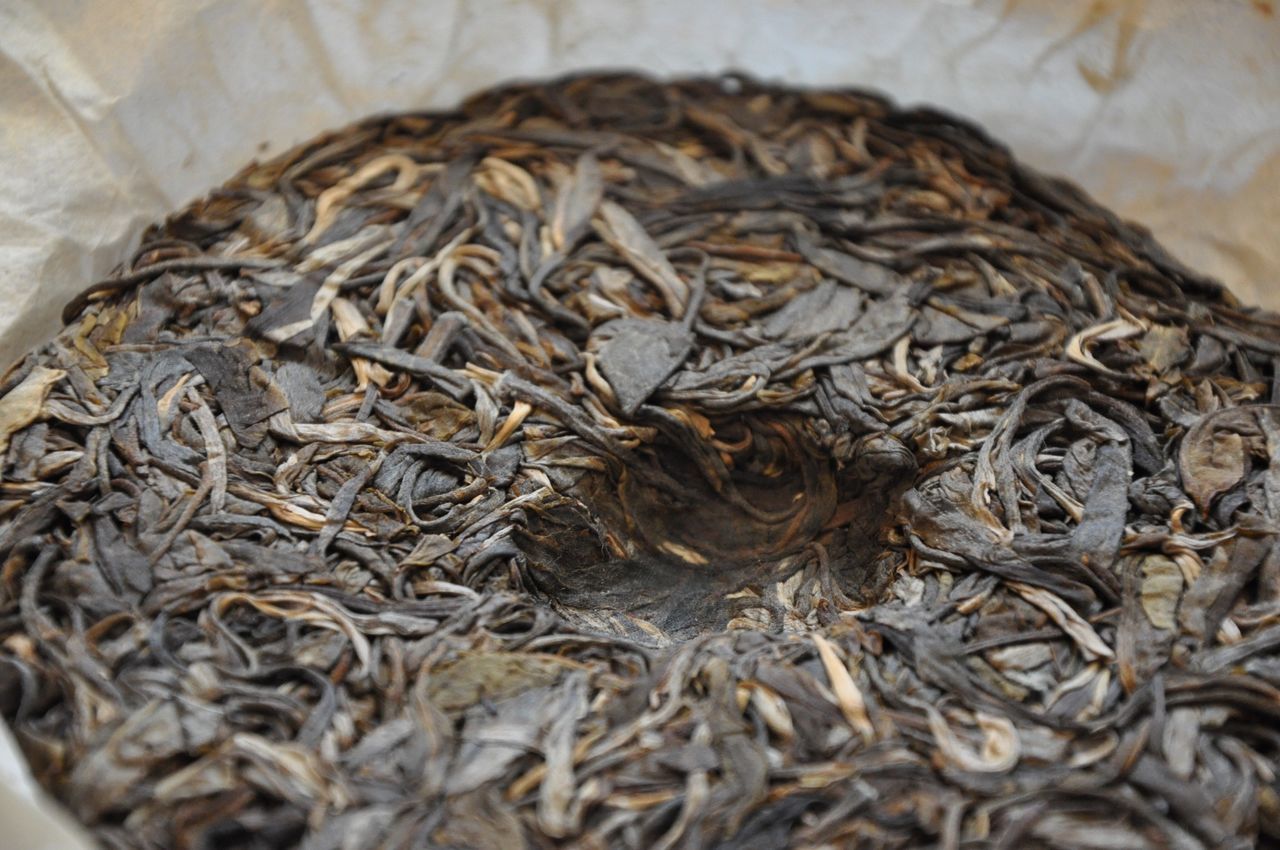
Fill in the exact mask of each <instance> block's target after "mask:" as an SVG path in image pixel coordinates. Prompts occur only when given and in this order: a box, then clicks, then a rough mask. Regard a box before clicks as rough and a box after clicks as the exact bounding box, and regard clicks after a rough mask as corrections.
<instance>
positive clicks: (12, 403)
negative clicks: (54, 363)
mask: <svg viewBox="0 0 1280 850" xmlns="http://www.w3.org/2000/svg"><path fill="white" fill-rule="evenodd" d="M66 374H67V373H66V372H64V371H62V370H61V369H50V368H48V367H45V366H37V367H36V368H34V369H32V370H31V374H30V375H27V377H25V378H23V379H22V383H20V384H18V385H17V386H16V387H14V388H13V389H11V390H9V393H8V394H7V395H6V396H5V397H4V398H0V460H3V458H4V454H5V452H6V451H8V449H9V438H10V437H11V436H13V434H14V433H15V432H17V431H21V430H22V429H23V428H25V427H27V426H28V425H30V424H31V423H32V422H35V421H36V420H37V419H39V418H40V411H41V409H42V408H43V407H44V400H45V398H46V397H48V395H49V389H50V388H51V387H52V386H53V385H54V384H56V383H58V381H60V380H62V378H63V377H64V376H65V375H66Z"/></svg>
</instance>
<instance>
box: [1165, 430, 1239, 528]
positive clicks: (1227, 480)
mask: <svg viewBox="0 0 1280 850" xmlns="http://www.w3.org/2000/svg"><path fill="white" fill-rule="evenodd" d="M1246 464H1247V460H1246V457H1245V446H1244V440H1243V439H1242V438H1241V436H1240V435H1239V434H1237V433H1235V432H1234V431H1216V432H1215V431H1213V430H1212V428H1209V429H1208V433H1204V432H1202V431H1200V428H1199V426H1197V427H1196V428H1195V429H1193V430H1192V431H1191V433H1189V434H1188V435H1187V439H1186V441H1185V442H1184V443H1183V445H1182V453H1181V456H1180V457H1179V458H1178V466H1179V471H1180V472H1181V473H1182V486H1183V489H1185V490H1186V491H1187V495H1189V496H1190V497H1191V499H1192V500H1193V501H1194V502H1195V503H1196V507H1198V508H1200V510H1201V511H1203V512H1205V513H1208V511H1209V506H1210V505H1211V504H1212V503H1213V500H1214V499H1215V498H1216V497H1217V496H1219V495H1221V494H1223V493H1225V492H1227V491H1228V490H1230V489H1231V488H1232V487H1235V486H1236V485H1237V484H1239V483H1240V482H1241V481H1242V480H1243V479H1244V476H1245V471H1246V468H1247V467H1246Z"/></svg>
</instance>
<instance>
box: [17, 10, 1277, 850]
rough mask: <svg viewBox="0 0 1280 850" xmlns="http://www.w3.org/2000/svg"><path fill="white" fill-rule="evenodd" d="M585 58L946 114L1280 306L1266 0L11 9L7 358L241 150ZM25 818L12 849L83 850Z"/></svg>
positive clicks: (1247, 293) (271, 148)
mask: <svg viewBox="0 0 1280 850" xmlns="http://www.w3.org/2000/svg"><path fill="white" fill-rule="evenodd" d="M590 67H631V68H640V69H645V70H648V71H651V72H653V73H658V74H674V73H680V72H714V71H720V70H725V69H728V68H737V69H742V70H746V71H749V72H751V73H754V74H757V75H760V76H765V77H777V78H782V79H785V80H788V81H792V82H798V83H812V84H843V85H850V84H852V85H860V86H867V87H872V88H876V89H880V90H882V91H884V92H887V93H889V94H891V95H892V96H894V97H895V98H896V99H898V100H899V101H900V102H902V103H917V102H929V103H933V104H936V105H939V106H942V107H944V108H947V109H949V110H951V111H954V112H958V113H961V114H963V115H966V116H968V117H970V118H973V119H975V120H977V121H978V122H980V123H981V124H983V125H984V126H986V127H987V129H988V130H990V131H991V132H992V134H993V135H995V136H996V137H997V138H1000V139H1002V140H1004V141H1005V142H1006V143H1008V144H1009V145H1010V146H1011V147H1012V148H1013V149H1014V150H1015V151H1016V152H1017V153H1018V154H1019V155H1020V156H1021V157H1022V158H1023V159H1024V160H1025V161H1027V162H1029V163H1031V164H1033V165H1035V166H1038V167H1040V168H1042V169H1045V170H1047V171H1049V172H1052V173H1056V174H1062V175H1066V176H1068V177H1071V178H1072V179H1074V180H1076V181H1077V182H1079V183H1080V184H1081V185H1083V186H1084V187H1085V188H1086V189H1087V190H1089V191H1090V192H1092V193H1093V194H1094V195H1095V196H1096V197H1098V198H1099V200H1101V201H1102V202H1103V203H1105V204H1107V205H1109V206H1111V207H1113V208H1114V209H1116V210H1118V211H1119V212H1120V213H1121V214H1123V215H1125V216H1127V217H1130V218H1133V219H1136V220H1138V221H1141V222H1143V223H1145V224H1147V225H1148V226H1150V227H1151V228H1152V229H1153V230H1154V231H1155V233H1156V235H1157V236H1158V237H1159V238H1160V239H1161V240H1162V241H1163V242H1164V243H1165V245H1166V247H1168V248H1170V249H1171V250H1172V251H1173V252H1174V253H1175V254H1176V255H1177V256H1179V257H1180V258H1181V259H1183V260H1184V261H1185V262H1187V263H1189V264H1190V265H1192V266H1194V267H1196V268H1198V269H1200V270H1202V271H1205V272H1208V273H1210V274H1212V275H1215V276H1217V277H1219V278H1220V279H1222V280H1223V281H1224V282H1226V283H1227V284H1228V285H1229V286H1230V287H1231V288H1232V289H1233V290H1234V291H1236V293H1237V294H1239V295H1240V296H1241V297H1242V298H1243V299H1244V300H1245V301H1247V302H1255V303H1256V302H1263V303H1266V304H1268V305H1269V306H1271V307H1272V308H1280V285H1277V284H1278V282H1280V281H1278V280H1277V278H1278V277H1280V232H1278V225H1280V21H1278V20H1277V16H1276V12H1275V11H1274V9H1273V2H1272V0H1088V2H1073V0H875V1H874V2H872V1H871V0H863V2H849V0H846V2H837V0H790V2H782V0H773V2H771V1H770V0H469V2H468V0H436V1H435V2H433V0H417V2H413V0H379V1H378V2H375V0H331V2H318V0H317V2H310V3H308V2H302V0H182V1H181V2H179V0H99V2H90V0H0V367H3V366H5V365H7V364H8V363H10V362H11V361H12V360H13V359H15V358H16V357H18V356H20V355H21V354H22V353H23V352H24V351H26V350H27V349H29V348H30V347H32V346H34V345H36V344H38V343H40V342H41V341H43V340H45V339H47V338H48V337H49V336H51V335H52V334H53V333H54V332H55V331H56V330H57V327H58V320H57V316H58V313H59V311H60V309H61V307H62V305H63V304H64V303H65V302H66V300H67V299H68V298H69V297H71V296H72V295H73V294H75V293H76V292H78V291H79V290H80V289H82V288H84V287H85V286H87V285H88V284H90V283H92V282H93V281H94V280H97V279H99V278H100V277H102V276H103V275H105V274H106V273H107V272H109V271H110V270H111V268H112V267H113V266H114V265H116V264H117V263H119V262H121V261H122V260H123V259H125V258H126V257H127V255H128V252H129V250H130V249H131V248H132V247H133V246H134V245H136V243H137V239H138V236H139V234H140V233H141V230H142V228H143V227H144V226H145V225H146V223H148V222H149V221H153V220H156V219H158V218H160V217H162V216H163V215H164V214H165V213H166V212H169V211H172V210H174V209H176V208H178V207H179V206H181V205H182V204H184V203H186V202H188V201H190V200H192V199H194V198H196V197H198V196H200V195H202V194H203V193H205V192H206V191H208V190H209V189H210V188H212V187H214V186H216V185H218V184H219V183H221V182H222V181H223V180H225V179H226V178H227V177H229V176H230V175H231V174H232V173H234V172H235V171H236V170H237V169H238V168H239V167H240V166H242V165H243V164H244V163H246V162H247V161H248V160H249V159H251V158H253V157H255V156H257V157H263V156H269V155H272V154H274V153H278V152H280V151H282V150H284V149H285V148H287V147H289V146H290V145H292V144H294V143H296V142H299V141H302V140H304V139H306V138H308V137H310V136H312V135H314V134H315V133H317V132H319V131H321V130H324V129H328V128H332V127H336V126H340V125H342V124H344V123H347V122H349V121H352V120H355V119H357V118H360V117H363V116H365V115H367V114H370V113H374V112H383V111H389V110H398V109H413V108H422V107H431V106H436V107H439V106H448V105H450V104H452V103H454V102H456V101H457V100H458V99H459V98H460V97H462V96H463V95H465V94H467V93H469V92H471V91H474V90H475V89H477V88H480V87H483V86H486V85H489V84H492V83H496V82H500V81H502V80H505V79H509V78H511V77H517V76H535V75H546V74H553V73H559V72H562V71H566V70H571V69H581V68H590ZM15 752H16V751H14V750H13V749H12V747H11V744H10V743H6V737H5V734H4V730H3V729H0V821H3V822H5V823H6V824H8V823H13V822H14V821H13V819H12V818H11V817H10V816H9V813H10V812H11V811H13V809H14V807H15V806H18V807H19V808H21V806H20V805H19V804H18V803H17V802H16V801H18V800H20V799H23V796H24V795H26V794H29V793H31V789H30V787H29V785H27V784H26V780H25V779H24V776H23V773H22V769H21V765H20V762H19V761H18V759H17V758H16V756H15V755H14V753H15ZM28 814H29V815H30V817H29V818H27V821H29V823H30V824H31V829H32V830H33V831H32V832H30V834H29V835H24V836H21V837H19V836H18V834H17V833H16V832H15V831H12V830H7V829H6V830H0V848H7V847H21V848H23V850H28V848H72V847H76V846H78V845H76V844H75V843H73V842H72V840H71V839H69V838H67V837H65V836H61V837H59V836H56V835H53V834H52V833H51V834H50V835H51V836H52V837H48V838H46V839H39V838H37V837H35V836H36V835H37V833H36V832H35V830H36V829H38V828H39V827H38V824H39V823H42V822H43V821H42V820H41V818H42V815H41V813H40V812H39V811H37V810H35V809H31V810H30V812H29V813H28ZM15 841H17V842H19V843H16V844H15V843H14V842H15Z"/></svg>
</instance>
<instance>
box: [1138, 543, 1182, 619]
mask: <svg viewBox="0 0 1280 850" xmlns="http://www.w3.org/2000/svg"><path fill="white" fill-rule="evenodd" d="M1181 597H1182V570H1180V569H1179V568H1178V565H1177V564H1176V563H1175V562H1174V561H1173V559H1172V558H1168V557H1165V556H1163V555H1151V556H1148V557H1146V558H1144V559H1143V561H1142V610H1143V611H1145V612H1146V615H1147V619H1148V620H1150V621H1151V625H1153V626H1155V627H1156V628H1157V629H1172V628H1174V627H1175V626H1176V625H1177V619H1176V614H1177V611H1178V601H1179V599H1181Z"/></svg>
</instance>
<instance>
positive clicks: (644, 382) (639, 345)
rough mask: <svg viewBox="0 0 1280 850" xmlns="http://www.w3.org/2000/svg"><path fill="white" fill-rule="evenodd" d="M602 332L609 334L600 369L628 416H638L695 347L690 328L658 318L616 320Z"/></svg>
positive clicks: (600, 358)
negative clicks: (643, 405) (638, 411)
mask: <svg viewBox="0 0 1280 850" xmlns="http://www.w3.org/2000/svg"><path fill="white" fill-rule="evenodd" d="M599 333H601V334H609V339H608V341H607V342H605V344H604V345H603V346H602V347H601V348H600V355H599V364H600V371H601V373H602V374H603V375H604V377H605V379H606V380H608V382H609V386H610V387H611V388H612V389H613V394H614V396H615V397H616V398H617V399H618V407H619V408H620V409H621V411H622V413H623V415H625V416H632V415H634V414H635V412H636V410H637V409H638V408H639V407H640V405H642V404H644V403H645V402H646V401H647V400H648V399H649V397H650V396H651V395H653V393H654V392H655V391H657V389H658V387H660V386H662V384H663V383H665V382H666V380H667V378H669V377H671V375H672V373H674V372H675V371H676V370H677V369H679V368H680V366H681V364H683V363H684V361H685V360H686V359H687V358H688V356H689V352H690V350H692V348H693V334H692V333H691V332H690V331H689V330H688V329H686V328H685V327H683V326H682V325H678V324H676V323H674V322H663V321H659V320H657V319H615V320H614V321H612V322H608V323H606V324H605V325H603V326H601V328H600V330H599Z"/></svg>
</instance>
